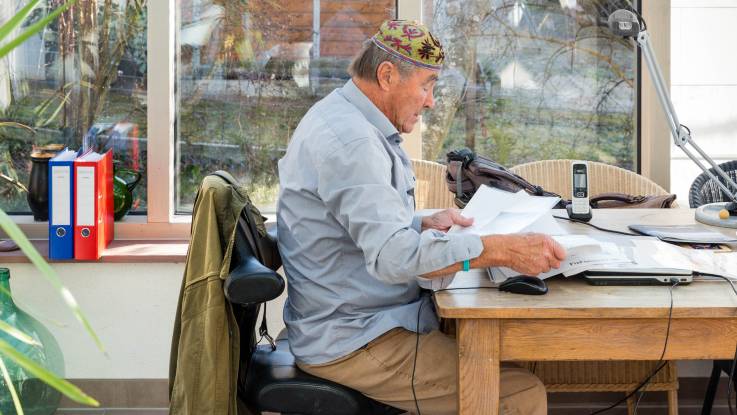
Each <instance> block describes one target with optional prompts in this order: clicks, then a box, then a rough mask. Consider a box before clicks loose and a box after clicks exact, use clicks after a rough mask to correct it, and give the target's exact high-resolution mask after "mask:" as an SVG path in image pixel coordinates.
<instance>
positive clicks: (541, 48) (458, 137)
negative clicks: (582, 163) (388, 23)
mask: <svg viewBox="0 0 737 415" xmlns="http://www.w3.org/2000/svg"><path fill="white" fill-rule="evenodd" d="M461 3H463V5H462V6H461ZM626 3H628V2H625V1H598V0H559V1H550V0H526V1H525V0H516V1H515V0H495V1H488V0H469V1H464V2H459V1H456V0H434V1H428V2H426V3H425V5H424V10H423V13H424V19H425V22H426V23H427V24H428V26H429V27H430V28H431V30H432V31H433V33H435V34H436V35H437V36H438V37H439V38H440V39H441V41H442V43H443V45H444V47H445V49H446V63H445V68H444V70H443V72H442V74H441V77H440V80H439V82H438V83H437V86H436V89H435V92H436V106H435V108H434V109H433V110H431V111H429V112H428V114H427V115H426V117H425V118H424V120H423V121H424V130H423V157H424V158H426V159H429V160H439V161H444V160H445V154H446V153H447V152H448V151H450V150H453V149H457V148H461V147H469V148H471V149H474V150H475V151H476V152H477V153H479V154H483V155H485V156H487V157H489V158H492V159H494V160H495V161H497V162H499V163H501V164H503V165H506V166H514V165H517V164H520V163H525V162H529V161H533V160H545V159H564V158H572V159H585V160H597V161H602V162H606V163H609V164H614V165H617V166H621V167H624V168H627V169H634V168H636V157H637V156H636V151H637V149H636V143H637V138H636V137H637V132H636V116H637V110H636V109H637V104H636V101H635V97H636V93H635V91H636V90H635V88H636V74H637V51H636V48H635V46H634V43H633V42H632V41H631V40H625V39H622V38H617V37H615V36H613V35H611V34H610V33H609V30H608V28H607V27H606V20H607V18H608V16H609V13H610V12H612V11H614V10H616V9H618V8H624V7H627V6H628V4H626Z"/></svg>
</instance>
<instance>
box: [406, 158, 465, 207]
mask: <svg viewBox="0 0 737 415" xmlns="http://www.w3.org/2000/svg"><path fill="white" fill-rule="evenodd" d="M412 169H413V170H414V171H415V177H416V178H417V182H416V183H415V208H416V209H418V210H419V209H447V208H454V207H456V205H455V204H454V203H453V194H452V193H450V191H448V185H446V184H445V166H444V165H442V164H440V163H435V162H434V161H427V160H416V159H413V160H412Z"/></svg>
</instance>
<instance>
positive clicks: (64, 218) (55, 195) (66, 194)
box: [51, 166, 72, 226]
mask: <svg viewBox="0 0 737 415" xmlns="http://www.w3.org/2000/svg"><path fill="white" fill-rule="evenodd" d="M70 176H71V168H70V166H52V167H51V181H52V182H51V192H52V193H51V197H52V199H51V200H53V206H52V209H51V225H64V226H69V225H71V224H72V212H71V203H70V200H69V198H70V197H71V177H70Z"/></svg>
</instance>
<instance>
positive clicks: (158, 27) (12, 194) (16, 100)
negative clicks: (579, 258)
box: [0, 0, 667, 239]
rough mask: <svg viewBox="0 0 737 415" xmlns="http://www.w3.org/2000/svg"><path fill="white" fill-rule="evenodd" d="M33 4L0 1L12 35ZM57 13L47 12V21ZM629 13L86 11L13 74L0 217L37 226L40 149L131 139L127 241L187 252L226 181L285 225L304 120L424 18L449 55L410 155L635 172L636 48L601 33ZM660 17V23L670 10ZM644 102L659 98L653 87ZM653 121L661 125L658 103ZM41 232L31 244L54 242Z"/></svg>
mask: <svg viewBox="0 0 737 415" xmlns="http://www.w3.org/2000/svg"><path fill="white" fill-rule="evenodd" d="M27 1H28V0H10V1H2V2H0V19H7V16H9V15H11V14H12V13H14V12H15V11H16V10H17V9H18V8H19V7H21V6H22V5H25V4H27ZM60 1H61V0H42V1H41V2H40V6H39V9H38V10H36V11H35V12H34V16H33V18H34V19H38V18H39V17H40V16H41V15H43V14H45V13H47V12H48V10H50V9H51V8H53V7H55V6H56V5H58V4H59V3H60ZM93 3H94V4H96V6H92V4H93ZM625 3H628V2H627V1H626V0H614V1H607V2H601V1H595V0H557V1H556V0H552V1H549V0H524V1H523V0H517V1H514V0H498V1H494V2H488V1H483V0H426V1H419V0H399V1H395V0H377V1H370V0H312V1H298V0H269V1H262V0H253V1H251V0H162V1H158V0H157V1H146V0H111V2H107V1H105V2H103V1H98V2H87V1H84V2H79V3H78V4H77V5H75V6H74V10H75V11H73V12H69V13H66V14H65V15H63V16H62V17H61V18H60V19H58V21H56V22H54V23H52V24H51V25H49V26H48V27H47V28H46V29H45V30H44V32H43V33H42V34H39V35H38V36H36V37H34V38H32V39H30V40H29V41H28V42H26V43H25V44H24V45H22V46H21V47H20V48H18V49H16V51H15V52H14V53H13V54H12V55H10V56H8V57H6V58H5V59H3V60H2V61H1V62H0V121H4V122H5V121H10V122H17V123H20V124H24V125H28V126H30V127H32V128H33V129H34V130H35V133H31V132H30V131H28V130H27V129H25V128H24V127H17V126H12V127H8V126H2V127H0V174H2V176H0V208H2V209H4V210H6V211H9V212H12V213H21V214H26V215H27V214H28V213H29V212H28V211H29V208H28V203H27V202H26V195H25V193H24V192H23V190H21V187H22V186H25V185H26V184H27V183H28V179H29V173H30V169H31V162H30V160H29V157H30V153H31V151H32V148H33V146H34V145H35V146H44V145H47V144H56V143H60V144H63V145H69V146H70V147H72V148H79V147H80V146H81V145H82V142H83V137H84V136H85V134H86V133H87V132H88V131H89V129H90V128H91V127H96V129H97V130H100V133H99V134H98V136H99V138H101V139H102V141H104V140H105V139H107V138H109V137H110V135H111V134H112V133H114V134H112V135H113V136H115V137H117V139H116V140H117V143H118V144H117V145H116V146H115V148H116V159H118V164H119V165H121V167H131V168H135V169H137V170H140V171H141V172H142V173H143V174H144V178H143V180H142V181H141V184H139V185H138V187H137V188H136V189H135V190H134V196H135V198H136V202H135V204H134V208H133V211H134V212H138V213H141V214H143V213H145V214H146V215H147V216H145V217H144V216H141V217H138V218H136V217H134V218H130V217H129V218H128V219H126V220H124V221H123V223H119V224H118V225H119V227H118V226H116V237H121V238H131V239H135V238H149V237H151V238H183V237H186V235H187V233H188V231H189V227H188V224H187V221H188V214H189V213H190V212H191V209H192V203H193V201H194V196H195V194H196V188H197V186H198V184H199V182H200V180H201V179H202V177H204V175H206V174H207V173H209V172H211V171H213V170H217V169H225V170H228V171H231V172H232V173H234V175H235V176H236V177H237V178H238V179H240V180H241V181H242V182H244V183H247V184H248V185H249V186H250V187H251V189H250V191H251V196H252V197H253V199H254V201H255V202H256V204H257V205H258V206H259V207H260V208H261V209H262V211H263V212H264V213H269V212H272V211H273V210H274V206H275V199H276V196H277V194H278V180H277V176H276V165H277V161H278V160H279V158H280V157H281V156H282V154H283V152H284V150H285V149H286V146H287V144H288V140H289V138H290V136H291V134H292V132H293V131H294V129H295V128H296V126H297V124H298V122H299V120H300V119H301V118H302V116H303V115H304V113H305V111H306V110H307V109H308V108H309V107H310V106H311V105H312V104H313V103H315V102H316V101H317V100H319V99H321V98H322V97H324V96H325V95H326V94H327V93H329V92H330V91H331V90H332V89H334V88H336V87H339V86H341V85H342V84H343V83H344V82H345V81H346V80H347V79H348V74H347V73H346V67H347V65H348V62H349V60H350V57H351V56H353V54H354V53H355V52H356V50H357V49H358V48H359V47H360V46H361V42H362V41H363V40H364V39H366V38H368V37H369V36H371V35H372V34H373V33H374V31H375V30H376V29H377V27H378V26H379V24H380V22H381V21H383V20H384V19H388V18H401V19H422V20H423V21H424V23H426V24H427V25H428V26H429V27H430V28H431V29H432V30H433V32H434V33H436V34H438V36H439V37H440V38H441V40H442V41H443V43H444V45H445V48H446V51H447V52H448V53H447V59H446V67H445V69H444V71H443V74H442V78H441V80H440V82H439V83H438V85H437V89H436V95H437V98H438V99H437V101H436V105H437V106H436V109H435V110H433V111H430V112H429V113H427V114H426V116H425V117H424V118H423V126H422V127H423V128H422V131H421V134H420V131H419V130H418V131H417V132H414V133H413V134H411V135H410V136H408V137H407V141H405V143H406V148H407V150H408V152H409V154H410V155H411V156H412V157H420V154H422V157H423V158H426V159H431V160H443V158H444V154H445V152H446V151H448V150H450V149H455V148H459V147H462V146H466V145H468V146H470V147H472V148H474V149H475V150H476V151H477V152H479V153H482V154H486V155H488V156H490V157H492V158H494V159H495V160H497V161H499V162H501V163H503V164H505V165H510V166H511V165H514V164H518V163H522V162H526V161H531V160H535V159H544V158H561V157H571V158H586V159H593V160H600V161H604V162H608V163H613V164H617V165H619V166H623V167H626V168H630V169H633V170H634V169H636V168H638V164H637V160H638V151H639V149H638V148H637V136H638V128H637V125H638V122H639V121H638V115H639V114H638V111H637V101H636V99H637V89H636V88H637V82H638V81H639V80H638V78H637V59H636V56H637V55H636V49H635V47H634V46H633V45H632V44H630V43H628V42H626V41H624V40H622V39H616V38H613V37H612V36H611V35H609V32H608V30H606V27H605V24H604V21H605V19H606V17H607V16H608V14H609V12H611V11H612V10H614V9H616V8H619V7H624V6H626V4H625ZM106 4H109V6H110V7H108V9H107V10H106ZM657 4H659V3H657ZM648 5H649V8H648V9H647V10H646V12H648V11H650V13H659V12H660V11H659V10H660V7H661V6H657V5H656V3H653V4H652V5H650V4H649V3H648ZM94 7H96V10H93V8H94ZM91 16H94V19H91V18H90V17H91ZM149 16H150V20H151V24H150V25H149V22H148V21H149ZM649 20H651V21H648V24H649V26H650V29H651V30H650V32H653V34H657V33H660V32H659V31H658V30H659V29H658V27H656V24H657V22H658V21H657V19H655V20H653V19H649ZM666 32H667V31H666ZM83 39H85V41H84V42H83ZM87 39H93V40H92V41H87ZM121 45H122V46H121ZM654 46H655V47H656V48H657V47H658V45H657V44H655V45H654ZM148 50H150V51H152V52H154V53H151V54H148ZM656 52H657V53H658V55H659V57H660V58H661V59H663V56H665V55H663V53H665V52H664V51H661V50H658V51H656ZM62 57H63V59H62ZM95 59H97V60H95ZM103 68H107V70H103ZM149 68H150V70H149ZM88 69H91V70H89V71H88ZM666 70H667V68H666ZM645 79H646V80H647V77H645ZM149 80H150V81H149ZM93 81H94V82H93ZM642 91H643V97H645V96H646V95H647V93H648V92H647V91H648V86H643V88H642ZM646 99H647V97H646ZM652 101H653V103H655V101H654V99H653V100H652ZM650 107H652V109H651V108H650ZM650 110H652V111H655V112H657V111H659V109H658V108H657V107H656V106H655V105H652V106H649V105H643V111H644V112H645V111H650ZM650 118H652V117H650ZM650 118H648V117H642V123H643V128H642V130H643V139H642V141H643V144H642V149H643V153H642V154H643V161H642V163H643V171H646V170H647V171H646V172H647V174H649V175H651V176H653V175H657V174H659V172H660V170H659V169H660V168H661V165H660V164H657V163H654V161H653V160H658V158H657V154H659V152H660V147H659V146H660V144H659V143H660V141H658V140H657V139H656V140H653V138H652V136H654V135H657V131H660V129H658V128H654V127H650V126H649V125H650V124H652V123H650V124H647V123H648V122H649V121H648V120H649V119H650ZM646 124H647V125H646ZM111 127H116V128H114V129H113V128H111ZM420 136H422V137H421V138H422V153H420V150H419V149H420ZM148 137H152V138H155V139H151V140H149V139H148ZM98 141H99V140H98ZM648 163H649V164H648ZM666 167H667V166H666ZM19 184H20V186H19ZM26 220H27V219H20V218H19V223H25V221H26ZM41 225H42V224H36V225H31V224H29V225H28V226H27V227H26V228H24V230H26V231H28V230H29V229H31V228H33V229H36V231H35V233H31V234H32V235H35V237H37V238H44V237H46V229H45V228H44V227H43V226H41ZM34 226H35V227H34ZM117 230H120V232H118V231H117Z"/></svg>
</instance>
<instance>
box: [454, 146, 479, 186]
mask: <svg viewBox="0 0 737 415" xmlns="http://www.w3.org/2000/svg"><path fill="white" fill-rule="evenodd" d="M447 157H448V161H449V162H450V161H458V162H459V163H458V170H456V197H457V198H458V199H460V198H461V197H462V196H463V186H462V185H461V182H463V169H465V168H468V165H469V164H471V162H472V161H474V160H475V159H476V154H475V153H474V152H473V151H471V150H469V149H467V148H462V149H460V150H454V151H451V152H450V153H448V154H447Z"/></svg>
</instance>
